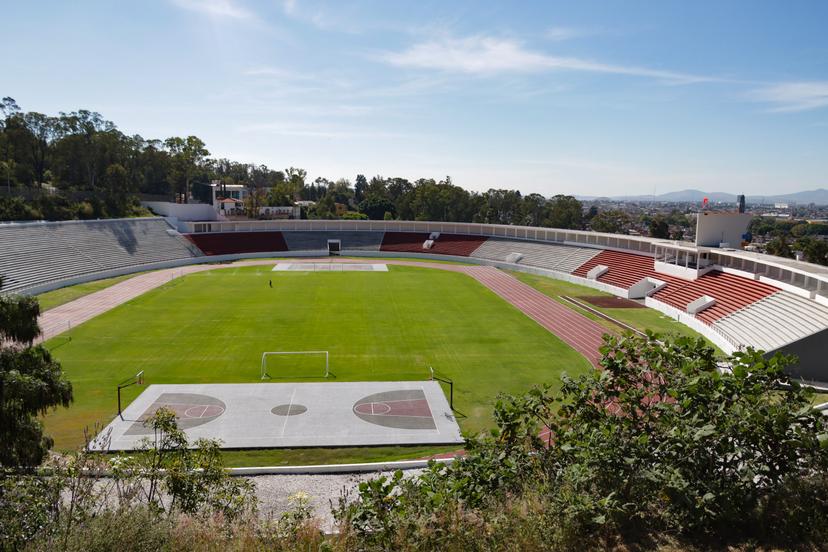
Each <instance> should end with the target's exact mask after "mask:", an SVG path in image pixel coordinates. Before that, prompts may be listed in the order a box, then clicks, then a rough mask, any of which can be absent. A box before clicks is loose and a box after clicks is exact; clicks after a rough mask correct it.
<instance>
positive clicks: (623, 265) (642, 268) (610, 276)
mask: <svg viewBox="0 0 828 552" xmlns="http://www.w3.org/2000/svg"><path fill="white" fill-rule="evenodd" d="M599 265H603V266H606V267H608V268H609V270H607V271H606V272H605V273H604V274H602V275H601V276H599V277H598V281H599V282H603V283H605V284H609V285H611V286H616V287H620V288H622V289H629V288H630V286H632V285H633V284H636V283H638V281H639V280H641V279H642V278H646V277H648V276H650V277H654V278H658V279H659V280H663V281H665V282H669V281H671V280H673V279H674V278H672V277H669V276H665V275H663V274H658V273H656V271H655V270H654V269H653V258H652V257H648V256H646V255H636V254H635V253H624V252H621V251H609V250H604V251H601V252H600V253H598V254H597V255H595V256H594V257H592V258H591V259H589V260H588V261H586V262H585V263H584V264H582V265H581V266H579V267H578V268H577V269H575V270H574V271H572V274H573V275H575V276H580V277H581V278H586V277H587V273H588V272H589V271H590V270H592V269H593V268H595V267H596V266H599Z"/></svg>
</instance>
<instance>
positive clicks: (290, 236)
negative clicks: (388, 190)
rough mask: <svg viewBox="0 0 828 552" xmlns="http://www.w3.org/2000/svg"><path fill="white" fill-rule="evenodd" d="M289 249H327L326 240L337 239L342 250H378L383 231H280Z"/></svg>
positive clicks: (325, 250)
mask: <svg viewBox="0 0 828 552" xmlns="http://www.w3.org/2000/svg"><path fill="white" fill-rule="evenodd" d="M282 235H283V236H284V238H285V243H286V244H287V248H288V250H289V251H324V252H325V253H327V251H328V240H339V241H340V242H341V245H342V251H379V249H380V245H382V238H383V232H346V231H343V232H282Z"/></svg>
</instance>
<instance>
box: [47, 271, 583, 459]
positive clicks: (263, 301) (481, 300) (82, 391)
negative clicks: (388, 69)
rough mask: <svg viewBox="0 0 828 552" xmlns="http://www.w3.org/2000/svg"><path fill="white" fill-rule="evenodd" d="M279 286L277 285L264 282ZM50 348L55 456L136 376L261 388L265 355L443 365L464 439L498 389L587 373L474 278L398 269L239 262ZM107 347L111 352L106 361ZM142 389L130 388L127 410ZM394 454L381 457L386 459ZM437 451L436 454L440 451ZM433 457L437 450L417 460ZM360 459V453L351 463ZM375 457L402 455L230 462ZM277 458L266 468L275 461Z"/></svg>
mask: <svg viewBox="0 0 828 552" xmlns="http://www.w3.org/2000/svg"><path fill="white" fill-rule="evenodd" d="M269 279H272V280H273V283H274V288H273V289H270V288H269V287H268V286H267V281H268V280H269ZM69 336H70V337H71V341H67V340H66V339H65V338H63V339H60V338H58V339H56V340H53V341H52V342H50V343H49V344H48V345H49V346H51V347H53V350H54V354H55V356H56V357H57V358H58V359H59V360H60V361H61V363H62V364H63V367H64V369H65V370H66V372H67V374H68V376H69V379H70V380H71V381H72V382H73V385H74V388H75V403H74V405H73V406H72V407H71V408H69V409H68V410H66V409H61V410H59V411H57V412H56V413H54V414H50V415H49V416H47V418H46V427H47V431H48V432H49V433H50V434H51V435H52V436H53V437H54V438H55V446H56V448H57V449H67V448H71V447H76V446H78V445H80V444H81V441H82V429H83V428H84V427H85V426H91V425H92V424H94V423H95V422H102V423H105V422H108V421H109V420H110V419H111V418H112V416H114V414H115V408H116V405H115V385H116V383H117V382H119V381H121V380H123V379H124V378H127V377H128V376H130V375H131V374H134V373H135V372H137V371H138V370H141V369H143V370H145V371H146V379H147V382H148V383H199V382H256V381H258V377H259V364H260V359H261V352H262V351H266V350H289V349H292V350H302V349H305V350H310V349H326V350H329V351H330V352H331V370H332V372H334V374H335V375H336V377H337V379H338V380H339V381H347V380H398V379H424V378H425V377H426V375H427V367H428V366H434V367H435V368H436V369H438V370H439V371H440V372H441V373H443V374H444V375H446V376H448V377H451V378H453V379H454V381H455V384H456V385H455V406H456V407H457V408H458V410H459V411H460V412H462V413H463V414H465V415H466V418H461V419H460V424H461V427H462V428H463V430H465V431H479V430H482V429H485V428H487V427H490V425H491V411H492V405H493V401H494V398H495V396H496V395H497V394H498V393H499V392H520V391H524V390H526V389H527V388H529V387H530V386H531V385H532V384H534V383H539V382H545V381H552V382H554V381H557V380H558V376H559V375H560V373H561V372H563V371H567V372H569V373H570V374H577V373H579V372H583V371H585V370H588V369H589V367H588V364H587V362H586V360H585V359H584V358H583V357H581V356H580V355H579V354H578V353H576V352H575V351H573V350H572V349H570V348H569V347H567V346H566V345H565V344H564V343H562V342H561V341H560V340H558V339H557V338H556V337H555V336H553V335H551V334H549V333H548V332H546V331H545V330H544V329H542V328H541V327H540V326H538V325H537V324H535V323H534V322H532V321H531V320H530V319H528V318H527V317H525V316H524V315H523V314H521V313H520V312H519V311H517V310H516V309H515V308H513V307H512V306H510V305H508V304H507V303H505V302H504V301H502V300H501V299H500V298H499V297H497V296H496V295H494V294H493V293H491V292H490V291H488V290H487V289H486V288H484V287H483V286H482V285H481V284H479V283H478V282H476V281H474V280H473V279H471V278H469V277H467V276H465V275H462V274H455V273H449V272H443V271H438V270H431V269H421V268H413V267H396V266H392V267H390V272H388V273H361V272H342V273H274V272H271V271H270V270H269V267H238V268H227V269H220V270H214V271H210V272H203V273H198V274H193V275H190V276H186V277H184V278H182V279H179V280H176V281H174V282H171V283H169V284H167V285H165V286H163V287H161V288H158V289H156V290H153V291H151V292H149V293H147V294H145V295H143V296H141V297H138V298H136V299H134V300H132V301H130V302H129V303H126V304H125V305H122V306H120V307H118V308H116V309H114V310H112V311H110V312H108V313H105V314H103V315H101V316H99V317H97V318H95V319H93V320H91V321H89V322H87V323H86V324H83V325H81V326H79V327H77V328H75V329H73V330H72V331H71V332H70V333H69ZM102 352H104V353H105V354H102ZM139 391H140V390H139V389H137V388H135V387H132V388H128V389H127V390H126V391H125V394H124V397H125V398H126V401H129V400H131V399H132V398H134V397H135V396H136V395H137V393H138V392H139ZM382 449H384V450H382ZM439 450H440V449H437V450H435V452H436V451H439ZM412 452H413V453H414V454H415V455H419V454H427V453H429V452H432V450H431V449H428V450H425V449H423V450H420V451H412ZM354 453H355V454H354ZM349 455H350V456H353V458H350V459H352V460H355V459H358V457H370V458H372V459H381V458H394V457H399V456H401V455H402V453H401V451H400V450H399V449H397V448H396V447H382V448H381V449H365V452H364V455H363V453H362V452H359V451H355V450H354V449H351V450H350V451H340V452H339V453H337V452H336V451H332V452H327V453H324V452H320V454H318V455H315V454H308V453H307V451H296V452H289V451H288V452H282V453H268V454H264V453H263V452H261V451H251V452H249V453H232V454H228V458H231V459H235V460H234V463H236V464H243V463H248V462H247V461H246V460H245V459H244V457H246V458H247V460H249V459H250V458H251V457H257V461H258V462H264V463H280V461H284V460H285V459H286V458H287V460H286V461H291V462H294V461H296V462H299V463H306V462H311V461H313V457H318V458H320V459H322V460H324V459H325V458H326V457H330V458H334V457H335V458H337V459H339V458H342V457H347V456H349ZM268 460H269V461H268Z"/></svg>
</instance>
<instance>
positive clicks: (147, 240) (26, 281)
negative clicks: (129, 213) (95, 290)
mask: <svg viewBox="0 0 828 552" xmlns="http://www.w3.org/2000/svg"><path fill="white" fill-rule="evenodd" d="M200 254H201V253H200V251H199V250H198V249H197V248H195V247H193V246H192V245H191V244H190V243H189V242H187V241H186V240H185V239H183V238H182V237H181V235H180V234H178V233H177V232H175V231H174V230H172V229H171V228H170V227H169V225H168V224H167V223H166V221H165V220H164V219H162V218H145V219H117V220H100V221H70V222H42V223H21V224H3V225H0V276H2V277H3V280H4V283H3V292H19V291H23V290H25V289H28V288H32V287H35V286H40V285H43V284H47V283H50V282H56V281H60V280H65V279H69V278H75V277H78V276H83V275H86V274H93V273H96V272H105V271H110V270H117V269H120V268H126V267H132V266H141V265H149V264H152V263H158V262H164V261H172V260H177V259H183V258H190V257H197V256H200Z"/></svg>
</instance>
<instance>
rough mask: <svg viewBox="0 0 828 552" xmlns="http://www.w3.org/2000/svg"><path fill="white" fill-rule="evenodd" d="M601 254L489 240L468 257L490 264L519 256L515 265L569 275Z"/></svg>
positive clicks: (598, 250) (553, 245) (565, 247)
mask: <svg viewBox="0 0 828 552" xmlns="http://www.w3.org/2000/svg"><path fill="white" fill-rule="evenodd" d="M441 238H442V236H441ZM600 252H601V250H600V249H589V248H585V247H570V246H566V245H555V244H550V243H542V242H532V241H517V240H506V239H502V238H489V239H488V240H486V241H485V242H483V243H482V244H481V245H480V247H478V248H477V249H475V251H474V252H473V253H472V254H471V256H472V257H475V258H479V259H487V260H490V261H502V262H510V258H509V257H510V256H511V255H513V254H518V255H519V256H520V258H519V260H518V261H517V263H518V264H523V265H527V266H536V267H539V268H546V269H549V270H557V271H558V272H566V273H571V272H572V271H573V270H575V269H577V268H578V267H579V266H581V265H583V264H584V263H586V262H587V261H589V260H590V259H592V258H593V257H594V256H596V255H598V254H599V253H600Z"/></svg>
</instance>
